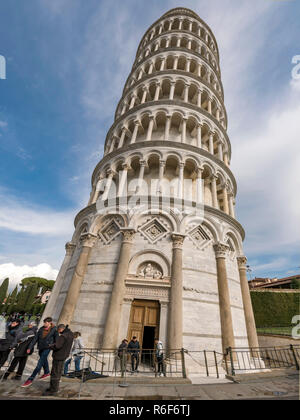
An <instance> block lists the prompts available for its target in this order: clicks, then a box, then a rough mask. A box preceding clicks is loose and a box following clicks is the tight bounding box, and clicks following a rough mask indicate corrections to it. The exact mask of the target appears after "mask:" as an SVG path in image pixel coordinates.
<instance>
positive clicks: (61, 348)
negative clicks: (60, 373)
mask: <svg viewBox="0 0 300 420" xmlns="http://www.w3.org/2000/svg"><path fill="white" fill-rule="evenodd" d="M73 340H74V334H73V333H72V331H71V330H69V328H65V330H64V331H63V333H62V334H59V335H57V337H56V340H55V343H54V345H53V346H52V348H53V354H52V357H53V360H66V359H67V358H68V357H69V355H70V352H71V348H72V344H73Z"/></svg>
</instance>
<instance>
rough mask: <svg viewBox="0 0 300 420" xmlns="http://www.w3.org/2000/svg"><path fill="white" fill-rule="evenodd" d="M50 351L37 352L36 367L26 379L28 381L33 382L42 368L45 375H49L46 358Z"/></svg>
mask: <svg viewBox="0 0 300 420" xmlns="http://www.w3.org/2000/svg"><path fill="white" fill-rule="evenodd" d="M50 351H51V350H50V349H44V350H40V351H39V356H40V358H39V361H38V363H37V365H36V368H35V369H34V371H33V372H32V374H31V376H30V377H29V378H28V379H29V380H30V381H33V380H34V378H35V377H36V375H37V374H38V373H40V371H41V369H42V368H43V369H44V374H45V375H47V374H49V373H50V370H49V364H48V356H49V353H50Z"/></svg>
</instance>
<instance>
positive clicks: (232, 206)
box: [229, 193, 235, 218]
mask: <svg viewBox="0 0 300 420" xmlns="http://www.w3.org/2000/svg"><path fill="white" fill-rule="evenodd" d="M229 214H230V216H231V217H234V218H235V213H234V205H233V193H230V194H229Z"/></svg>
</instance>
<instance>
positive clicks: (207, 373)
mask: <svg viewBox="0 0 300 420" xmlns="http://www.w3.org/2000/svg"><path fill="white" fill-rule="evenodd" d="M203 352H204V360H205V367H206V376H209V371H208V366H207V357H206V350H204V351H203Z"/></svg>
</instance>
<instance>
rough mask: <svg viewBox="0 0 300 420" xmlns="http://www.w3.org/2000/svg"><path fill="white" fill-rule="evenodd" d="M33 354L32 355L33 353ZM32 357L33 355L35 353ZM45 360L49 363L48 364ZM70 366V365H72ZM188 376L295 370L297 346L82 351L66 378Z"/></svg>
mask: <svg viewBox="0 0 300 420" xmlns="http://www.w3.org/2000/svg"><path fill="white" fill-rule="evenodd" d="M35 353H36V352H35ZM36 356H38V355H37V353H36ZM30 357H31V356H30ZM12 358H13V351H12V352H11V353H10V355H9V357H8V360H7V361H6V363H5V365H4V366H3V367H2V370H1V376H0V382H2V378H3V374H4V373H5V372H6V371H7V369H8V367H9V364H10V362H11V360H12ZM50 360H51V359H50ZM50 360H49V362H50ZM72 365H73V362H72ZM186 365H188V371H189V375H190V374H193V373H196V374H199V375H201V376H202V375H205V376H211V377H217V378H220V376H221V374H222V375H224V374H228V375H236V374H238V373H248V372H249V373H251V372H260V371H266V370H273V369H279V368H281V369H282V368H292V369H297V370H299V365H300V345H290V346H282V347H259V348H230V347H229V348H228V349H227V352H226V353H225V354H223V353H220V352H217V351H213V350H199V351H197V350H193V351H190V350H187V349H183V348H182V349H178V350H168V351H164V352H163V353H162V354H161V355H160V356H158V355H157V353H156V351H155V350H154V349H139V350H130V349H124V350H122V351H120V350H118V349H111V350H101V349H92V348H85V349H83V350H82V358H81V361H80V370H79V371H78V372H77V371H75V367H74V370H73V371H72V370H71V371H70V377H73V378H74V377H77V378H79V379H81V380H82V381H83V380H84V375H85V373H84V372H92V373H95V374H97V375H98V377H99V375H102V376H111V377H112V376H113V377H120V378H126V377H131V376H132V375H137V376H144V377H149V378H150V377H157V376H164V377H178V378H180V377H181V378H186V377H187V371H186Z"/></svg>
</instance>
